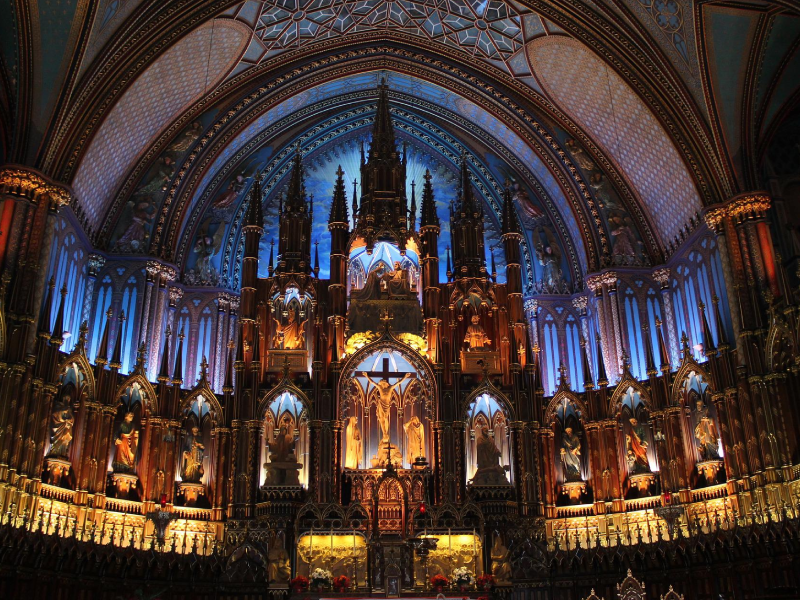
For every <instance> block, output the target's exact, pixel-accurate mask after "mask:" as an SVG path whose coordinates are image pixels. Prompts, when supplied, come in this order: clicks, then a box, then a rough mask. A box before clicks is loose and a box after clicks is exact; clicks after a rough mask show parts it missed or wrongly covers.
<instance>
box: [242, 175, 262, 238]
mask: <svg viewBox="0 0 800 600" xmlns="http://www.w3.org/2000/svg"><path fill="white" fill-rule="evenodd" d="M262 202H263V196H262V193H261V174H260V173H256V176H255V177H254V178H253V187H252V188H250V203H249V204H248V206H247V214H246V215H245V226H247V227H257V228H258V229H261V230H263V229H264V207H263V206H262Z"/></svg>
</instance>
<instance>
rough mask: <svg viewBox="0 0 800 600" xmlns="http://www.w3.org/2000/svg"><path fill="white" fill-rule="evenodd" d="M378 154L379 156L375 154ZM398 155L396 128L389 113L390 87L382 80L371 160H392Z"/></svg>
mask: <svg viewBox="0 0 800 600" xmlns="http://www.w3.org/2000/svg"><path fill="white" fill-rule="evenodd" d="M376 152H377V156H375V153H376ZM396 153H397V146H396V145H395V137H394V126H393V125H392V117H391V114H390V113H389V86H388V85H386V79H385V78H383V79H381V83H380V85H379V86H378V110H377V113H376V115H375V123H374V124H373V126H372V141H371V142H370V146H369V154H370V158H378V159H391V158H394V155H395V154H396Z"/></svg>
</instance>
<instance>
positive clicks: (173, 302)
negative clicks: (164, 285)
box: [169, 286, 183, 307]
mask: <svg viewBox="0 0 800 600" xmlns="http://www.w3.org/2000/svg"><path fill="white" fill-rule="evenodd" d="M181 298H183V290H182V289H181V288H179V287H175V286H172V287H170V288H169V305H170V306H173V307H174V306H177V305H178V302H180V299H181Z"/></svg>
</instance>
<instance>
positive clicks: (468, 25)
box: [225, 0, 543, 72]
mask: <svg viewBox="0 0 800 600" xmlns="http://www.w3.org/2000/svg"><path fill="white" fill-rule="evenodd" d="M225 15H226V16H230V17H232V18H234V19H236V20H238V21H240V22H242V23H246V24H247V25H248V26H249V27H250V28H252V30H253V33H254V36H253V41H252V43H251V44H250V47H249V48H248V50H247V53H246V54H245V56H244V58H243V60H242V62H241V64H240V65H239V66H238V67H237V69H236V71H237V72H238V71H242V70H245V69H247V68H248V67H249V66H252V65H256V64H258V63H259V62H261V61H262V60H264V59H267V58H271V57H273V56H276V55H277V54H280V53H281V52H284V51H286V50H287V49H290V48H292V49H293V48H298V47H300V48H301V47H303V46H305V45H308V44H310V43H312V42H314V41H316V40H321V39H330V38H334V37H340V36H345V35H353V34H359V33H365V32H372V31H380V30H384V31H385V30H394V31H402V32H404V33H406V34H410V35H413V36H419V37H422V38H424V39H426V40H431V41H436V42H439V43H442V44H445V45H447V46H451V47H457V48H460V49H462V50H464V51H466V52H467V53H468V54H470V55H472V56H474V57H475V58H476V59H478V60H485V61H488V62H490V63H491V64H493V65H494V66H497V67H500V68H502V69H503V70H505V71H507V72H514V68H512V66H511V65H510V64H509V63H510V62H511V61H512V60H514V58H519V57H522V56H523V52H522V50H523V47H524V45H525V42H526V41H528V40H529V39H531V37H532V36H535V35H538V34H541V33H543V30H542V24H541V21H540V20H539V19H538V18H537V17H536V15H534V14H533V13H532V11H531V10H530V9H528V8H525V7H523V6H522V5H520V4H516V3H512V2H508V1H505V0H447V1H446V2H430V1H424V0H423V1H414V0H401V1H394V2H387V1H386V0H259V1H253V0H251V1H249V2H244V3H242V4H240V5H238V6H236V7H234V8H231V9H230V10H228V11H226V13H225ZM531 17H533V18H531ZM517 68H518V67H517Z"/></svg>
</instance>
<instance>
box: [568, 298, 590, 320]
mask: <svg viewBox="0 0 800 600" xmlns="http://www.w3.org/2000/svg"><path fill="white" fill-rule="evenodd" d="M588 305H589V298H587V297H586V296H578V297H577V298H573V299H572V306H574V307H575V308H576V309H578V312H579V313H580V315H581V316H583V315H585V314H586V307H587V306H588Z"/></svg>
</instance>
